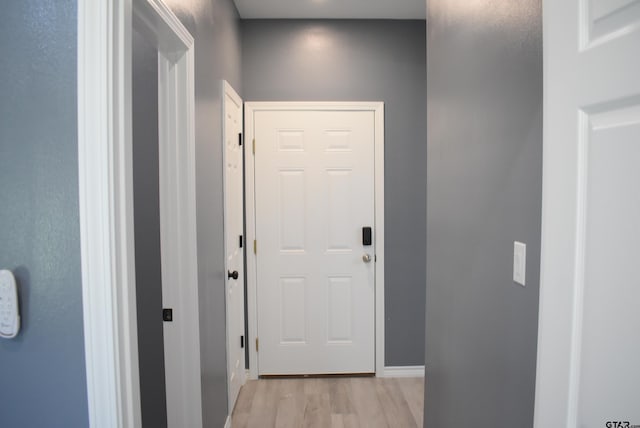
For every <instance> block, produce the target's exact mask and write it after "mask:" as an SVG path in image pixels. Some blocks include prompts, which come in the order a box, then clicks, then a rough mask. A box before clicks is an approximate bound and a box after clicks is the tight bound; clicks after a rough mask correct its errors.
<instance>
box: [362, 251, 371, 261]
mask: <svg viewBox="0 0 640 428" xmlns="http://www.w3.org/2000/svg"><path fill="white" fill-rule="evenodd" d="M362 261H363V262H365V263H370V262H371V254H367V253H365V254H364V256H362Z"/></svg>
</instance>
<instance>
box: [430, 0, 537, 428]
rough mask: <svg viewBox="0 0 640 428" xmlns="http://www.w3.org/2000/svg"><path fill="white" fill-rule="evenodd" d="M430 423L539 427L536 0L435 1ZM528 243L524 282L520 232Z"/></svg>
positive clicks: (440, 427) (441, 427)
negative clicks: (517, 265)
mask: <svg viewBox="0 0 640 428" xmlns="http://www.w3.org/2000/svg"><path fill="white" fill-rule="evenodd" d="M427 3H428V17H427V30H428V35H427V79H428V83H427V87H428V107H427V110H428V120H427V125H428V126H427V128H428V136H427V141H428V156H427V159H428V161H427V174H428V185H427V315H426V318H427V321H426V367H427V372H426V373H427V382H426V397H427V399H426V400H425V427H429V428H447V427H463V426H464V427H471V426H473V427H478V428H489V427H519V428H525V427H531V426H532V425H533V408H534V389H535V374H536V347H537V320H538V285H539V265H540V213H541V193H542V191H541V188H542V185H541V182H542V25H541V24H542V19H541V2H540V0H523V1H519V2H512V1H509V0H481V1H478V2H474V3H473V5H471V4H469V3H468V2H466V1H464V0H454V1H452V0H429V1H428V2H427ZM515 240H518V241H522V242H525V243H526V244H527V275H526V283H527V286H526V287H525V288H523V287H521V286H520V285H517V284H515V283H514V282H512V263H513V241H515Z"/></svg>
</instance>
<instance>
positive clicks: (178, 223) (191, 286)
mask: <svg viewBox="0 0 640 428" xmlns="http://www.w3.org/2000/svg"><path fill="white" fill-rule="evenodd" d="M134 19H135V20H136V24H137V25H138V24H141V27H142V30H143V31H144V32H145V35H147V36H151V37H152V38H153V39H152V40H155V41H156V42H157V47H158V50H159V52H161V53H162V55H158V57H159V61H158V81H159V88H158V89H159V92H160V98H159V100H160V105H161V106H163V105H165V106H169V107H168V108H164V109H163V108H161V109H160V112H159V114H160V117H159V119H160V121H159V123H160V124H161V125H162V126H161V128H160V134H159V135H160V170H161V171H162V173H161V177H160V198H161V208H160V209H161V221H162V222H163V223H161V227H162V233H163V234H164V236H163V238H162V243H163V245H162V253H163V255H162V258H163V282H164V281H165V278H166V279H167V281H169V280H172V278H177V277H179V278H180V279H181V287H180V289H179V290H180V292H179V293H178V292H176V291H177V290H174V293H172V294H173V295H172V296H169V298H170V299H172V301H173V302H174V303H173V304H174V309H175V308H178V310H177V311H176V312H177V313H176V316H183V315H185V314H186V316H188V317H189V318H188V320H186V322H185V323H184V324H183V327H184V329H182V330H187V331H183V332H181V333H180V334H185V335H186V336H185V337H184V338H183V339H182V345H183V346H184V349H183V351H182V354H183V355H182V356H181V357H178V358H177V359H176V360H175V361H168V362H167V363H168V367H167V368H168V369H169V368H171V370H167V374H168V376H169V377H171V380H170V381H171V382H174V380H173V379H176V378H178V377H181V378H182V379H183V381H181V382H178V383H177V385H176V384H171V385H170V384H169V383H168V384H167V412H168V420H169V426H176V425H175V423H172V421H175V420H180V421H181V422H180V423H181V425H180V426H194V427H196V426H201V425H202V409H201V386H200V348H199V333H198V306H197V261H196V260H197V247H196V230H195V227H196V226H195V224H196V223H195V219H196V216H195V134H194V95H195V94H194V80H193V75H194V40H193V38H192V37H191V35H190V34H189V32H188V31H187V30H186V29H185V28H184V26H183V25H182V24H181V23H180V21H179V20H178V18H177V17H176V16H175V15H174V14H173V13H172V12H171V10H170V9H169V8H168V7H167V6H166V5H165V4H164V3H163V2H162V0H112V1H108V2H107V1H101V0H80V1H79V2H78V167H79V177H78V181H79V211H80V236H81V258H82V295H83V312H84V313H83V315H84V340H85V358H86V373H87V397H88V410H89V423H90V426H91V427H93V428H96V427H105V428H106V427H140V426H141V409H140V380H139V371H138V333H137V321H136V316H137V315H136V312H137V311H136V290H135V254H134V231H133V228H134V226H133V162H132V133H131V129H132V124H131V112H132V110H131V94H132V92H131V66H132V58H131V34H132V24H133V20H134ZM176 141H179V142H180V144H174V143H175V142H176ZM177 203H180V204H182V205H177ZM178 207H179V208H180V209H178ZM163 216H164V217H163ZM167 242H171V243H172V244H173V245H175V247H169V248H168V247H167ZM169 260H171V263H168V265H167V266H165V262H168V261H169ZM165 272H166V275H165ZM172 281H173V280H172ZM167 285H169V284H167ZM164 289H165V286H164V285H163V302H164V301H165V296H164V291H165V290H164ZM194 299H195V300H194ZM194 302H195V307H194V306H193V305H194ZM181 308H182V309H181ZM184 308H188V310H185V309H184ZM158 316H160V314H158ZM194 321H195V322H196V324H195V331H194V330H193V322H194ZM172 370H176V371H179V372H175V373H170V372H171V371H172ZM168 382H169V380H168ZM172 388H177V389H180V391H181V394H182V397H181V400H180V402H177V401H176V400H175V396H176V395H177V394H176V393H175V392H173V393H172V392H171V390H172ZM183 422H184V423H183Z"/></svg>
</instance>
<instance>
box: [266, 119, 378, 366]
mask: <svg viewBox="0 0 640 428" xmlns="http://www.w3.org/2000/svg"><path fill="white" fill-rule="evenodd" d="M254 128H255V129H254V132H255V134H254V135H255V140H256V142H255V144H256V153H255V206H256V238H257V242H258V245H257V284H258V285H257V289H258V296H257V300H258V303H257V304H258V336H259V353H258V358H259V364H258V365H259V373H260V375H277V374H329V373H373V372H375V349H374V347H375V338H374V336H375V327H374V323H375V269H374V262H375V261H374V258H375V254H374V253H373V249H374V248H375V241H374V240H372V242H371V246H364V245H363V233H362V228H363V227H371V228H374V226H375V218H374V160H375V159H374V149H375V145H374V143H375V142H374V112H372V111H308V110H307V111H291V110H288V111H257V112H256V113H255V116H254ZM373 230H374V232H375V229H373ZM373 235H374V236H373V239H375V233H374V234H373Z"/></svg>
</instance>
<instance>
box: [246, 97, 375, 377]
mask: <svg viewBox="0 0 640 428" xmlns="http://www.w3.org/2000/svg"><path fill="white" fill-rule="evenodd" d="M283 109H286V110H297V111H304V110H332V111H371V112H373V113H374V115H375V131H374V138H375V166H374V168H375V179H374V186H375V228H374V230H375V232H376V239H375V255H376V264H375V274H376V284H375V301H376V305H375V319H376V321H375V323H376V325H375V332H376V333H375V336H376V337H375V339H376V350H375V353H376V355H375V360H376V375H377V376H383V375H384V260H385V259H384V103H383V102H247V103H245V116H244V117H245V125H244V127H245V128H244V129H245V141H246V143H245V147H244V149H245V160H246V165H245V183H246V200H245V210H246V212H247V243H248V244H247V247H248V248H251V246H252V245H253V241H254V240H255V239H256V222H255V218H256V215H255V181H254V180H255V158H254V156H253V142H254V138H255V129H254V122H253V118H254V114H255V113H256V112H258V111H281V110H283ZM249 142H251V144H250V143H249ZM257 144H259V142H257ZM249 243H250V244H249ZM246 254H247V272H246V275H247V305H248V319H249V340H248V343H249V345H248V346H249V376H250V378H251V379H257V378H258V373H259V372H258V352H257V350H256V339H257V335H256V333H257V331H258V302H257V296H258V289H257V280H258V279H257V275H256V264H257V261H256V257H257V255H256V254H255V253H254V252H253V251H252V250H249V251H246Z"/></svg>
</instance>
